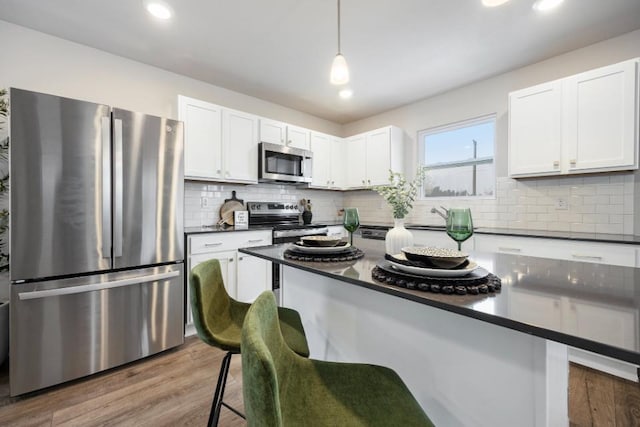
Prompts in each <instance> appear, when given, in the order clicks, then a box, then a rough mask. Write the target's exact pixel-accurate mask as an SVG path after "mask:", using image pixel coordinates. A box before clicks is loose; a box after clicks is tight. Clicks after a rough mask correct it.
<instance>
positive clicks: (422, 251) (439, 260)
mask: <svg viewBox="0 0 640 427" xmlns="http://www.w3.org/2000/svg"><path fill="white" fill-rule="evenodd" d="M402 252H403V253H404V255H405V256H406V257H407V259H408V260H409V261H418V262H423V263H425V264H427V265H428V266H433V267H437V268H455V267H457V266H459V265H461V264H462V263H463V262H465V261H466V259H467V257H468V256H469V255H468V254H466V253H464V252H460V251H456V250H453V249H444V248H432V247H417V246H410V247H406V248H402Z"/></svg>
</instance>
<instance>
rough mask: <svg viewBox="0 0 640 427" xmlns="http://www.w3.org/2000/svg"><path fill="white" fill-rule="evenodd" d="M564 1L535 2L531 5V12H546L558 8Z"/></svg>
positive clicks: (542, 0) (547, 0) (538, 0)
mask: <svg viewBox="0 0 640 427" xmlns="http://www.w3.org/2000/svg"><path fill="white" fill-rule="evenodd" d="M563 1H564V0H536V2H535V3H534V4H533V6H532V7H533V10H537V11H538V12H546V11H548V10H551V9H555V8H556V7H558V6H560V5H561V4H562V2H563Z"/></svg>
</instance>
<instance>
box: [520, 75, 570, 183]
mask: <svg viewBox="0 0 640 427" xmlns="http://www.w3.org/2000/svg"><path fill="white" fill-rule="evenodd" d="M561 94H562V88H561V84H560V81H559V80H557V81H554V82H550V83H545V84H541V85H538V86H534V87H530V88H527V89H523V90H519V91H517V92H512V93H511V94H510V95H509V141H510V144H509V174H510V175H511V176H525V175H526V176H531V175H555V174H558V173H560V160H561V158H562V149H561V143H560V141H561V139H562V128H561V124H560V117H561V108H560V107H561V104H562V96H561Z"/></svg>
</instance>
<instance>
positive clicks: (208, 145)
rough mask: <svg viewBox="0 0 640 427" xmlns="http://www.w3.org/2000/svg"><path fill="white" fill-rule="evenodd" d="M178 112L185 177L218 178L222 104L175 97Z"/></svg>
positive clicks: (220, 176)
mask: <svg viewBox="0 0 640 427" xmlns="http://www.w3.org/2000/svg"><path fill="white" fill-rule="evenodd" d="M178 114H179V119H180V120H182V121H183V122H184V139H185V144H184V164H185V167H184V176H185V178H196V179H219V178H222V156H221V155H220V153H221V151H222V107H220V106H219V105H214V104H210V103H208V102H204V101H199V100H197V99H192V98H187V97H185V96H178Z"/></svg>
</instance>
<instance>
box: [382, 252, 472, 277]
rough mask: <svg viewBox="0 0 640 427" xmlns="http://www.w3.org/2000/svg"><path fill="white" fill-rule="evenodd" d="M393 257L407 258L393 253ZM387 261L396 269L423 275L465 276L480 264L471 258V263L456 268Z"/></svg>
mask: <svg viewBox="0 0 640 427" xmlns="http://www.w3.org/2000/svg"><path fill="white" fill-rule="evenodd" d="M393 258H398V259H403V258H404V259H406V258H405V256H404V254H396V255H393ZM387 261H388V262H389V263H390V264H391V266H392V268H393V269H394V270H397V271H402V272H405V273H410V274H415V275H417V276H423V277H464V276H466V275H467V274H469V273H471V272H473V271H474V270H475V269H476V268H478V267H479V266H478V264H477V263H476V262H475V261H473V260H471V259H469V263H468V264H467V265H465V266H464V267H463V268H456V269H446V268H426V267H413V266H410V265H405V264H400V263H398V262H393V261H391V260H390V259H387Z"/></svg>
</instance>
